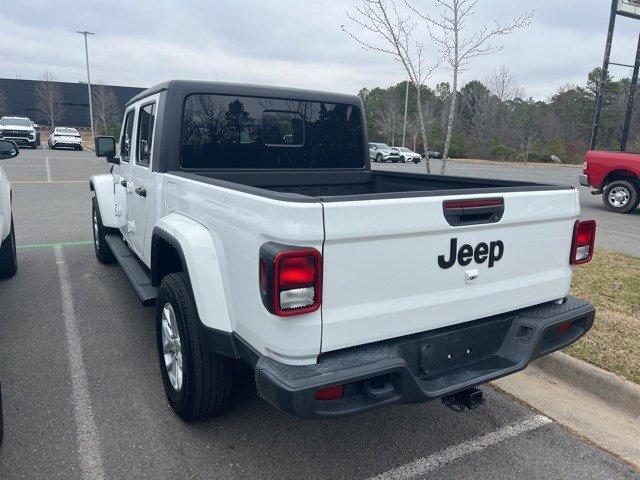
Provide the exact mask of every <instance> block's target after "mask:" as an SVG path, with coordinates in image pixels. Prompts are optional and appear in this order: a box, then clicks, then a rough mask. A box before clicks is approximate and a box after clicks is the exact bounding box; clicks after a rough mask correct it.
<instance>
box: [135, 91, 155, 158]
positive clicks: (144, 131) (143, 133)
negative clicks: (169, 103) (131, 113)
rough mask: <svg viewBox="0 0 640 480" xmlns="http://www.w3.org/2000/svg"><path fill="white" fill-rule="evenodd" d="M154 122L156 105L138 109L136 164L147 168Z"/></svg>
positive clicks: (152, 104) (151, 104)
mask: <svg viewBox="0 0 640 480" xmlns="http://www.w3.org/2000/svg"><path fill="white" fill-rule="evenodd" d="M155 120H156V104H155V103H150V104H149V105H145V106H144V107H141V108H140V113H139V114H138V159H137V161H136V163H137V164H138V165H141V166H143V167H148V166H149V163H150V162H151V147H152V146H153V126H154V125H155V123H156V122H155Z"/></svg>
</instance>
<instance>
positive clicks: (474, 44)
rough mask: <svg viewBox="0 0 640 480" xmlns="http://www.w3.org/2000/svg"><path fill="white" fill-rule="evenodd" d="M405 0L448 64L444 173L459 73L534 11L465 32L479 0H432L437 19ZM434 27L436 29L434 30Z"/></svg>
mask: <svg viewBox="0 0 640 480" xmlns="http://www.w3.org/2000/svg"><path fill="white" fill-rule="evenodd" d="M405 1H407V5H408V6H409V8H411V10H413V11H414V12H415V13H416V14H417V15H419V16H420V17H422V18H423V19H424V20H425V21H426V22H427V28H428V30H429V33H430V35H431V38H432V39H433V41H434V42H435V43H436V45H438V47H439V49H440V51H441V53H442V55H443V57H444V59H445V61H446V63H447V64H448V69H449V70H451V72H452V91H451V101H450V105H449V119H448V121H447V136H446V140H445V145H444V152H443V159H442V167H441V169H440V173H444V172H445V170H446V168H447V160H448V159H449V149H450V147H451V136H452V134H453V123H454V121H455V114H456V107H457V100H458V81H459V78H460V73H462V72H464V71H465V70H466V69H467V68H468V66H469V65H470V64H471V63H472V62H473V60H475V59H476V58H478V57H482V56H485V55H491V54H493V53H496V52H498V51H500V50H501V49H502V46H501V45H495V44H493V41H494V40H495V38H496V37H500V36H504V35H508V34H510V33H511V32H513V31H514V30H516V29H518V28H523V27H526V26H528V25H530V24H531V19H532V17H533V13H534V12H533V11H530V12H527V13H524V14H522V15H521V16H519V17H517V18H515V19H513V20H511V21H509V22H506V23H503V22H501V21H499V20H496V21H495V22H494V24H493V25H492V26H491V27H489V26H486V25H485V26H483V27H482V28H480V29H479V30H477V31H476V32H473V33H471V34H469V35H465V31H466V30H467V28H468V25H467V22H468V20H469V18H470V17H472V16H473V15H474V14H475V13H476V5H477V4H478V2H479V0H434V1H435V3H436V6H438V7H439V8H440V10H441V12H440V15H439V17H437V18H436V17H432V16H431V15H428V14H425V13H422V12H420V11H418V10H417V9H416V8H415V7H413V6H412V5H411V4H410V3H408V0H405ZM434 30H436V31H435V32H434Z"/></svg>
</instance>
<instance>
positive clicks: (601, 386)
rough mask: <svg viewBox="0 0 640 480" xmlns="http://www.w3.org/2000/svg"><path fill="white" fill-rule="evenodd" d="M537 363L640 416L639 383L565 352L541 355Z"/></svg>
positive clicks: (632, 415)
mask: <svg viewBox="0 0 640 480" xmlns="http://www.w3.org/2000/svg"><path fill="white" fill-rule="evenodd" d="M534 364H535V365H536V366H537V367H538V368H540V369H541V370H544V371H546V372H547V373H549V374H551V375H553V376H554V377H557V378H560V379H562V380H564V381H565V382H567V383H572V384H574V385H575V386H576V387H578V388H581V389H583V390H586V391H588V392H589V393H591V394H592V395H594V396H596V397H598V398H600V399H601V400H604V401H605V402H607V403H609V404H610V405H611V406H612V407H614V408H616V409H618V410H621V411H623V412H624V413H626V414H627V415H629V416H631V417H634V418H638V417H640V385H636V384H635V383H633V382H630V381H628V380H624V379H622V378H620V377H618V376H617V375H614V374H613V373H610V372H607V371H606V370H603V369H601V368H599V367H596V366H595V365H591V364H590V363H587V362H584V361H582V360H578V359H577V358H574V357H572V356H570V355H567V354H566V353H562V352H556V353H553V354H551V355H547V356H546V357H542V358H540V359H538V360H536V361H535V362H534Z"/></svg>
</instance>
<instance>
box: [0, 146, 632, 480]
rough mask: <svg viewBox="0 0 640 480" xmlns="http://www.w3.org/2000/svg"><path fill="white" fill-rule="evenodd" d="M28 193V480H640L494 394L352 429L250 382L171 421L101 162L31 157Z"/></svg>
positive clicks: (5, 355) (15, 459)
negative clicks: (115, 243)
mask: <svg viewBox="0 0 640 480" xmlns="http://www.w3.org/2000/svg"><path fill="white" fill-rule="evenodd" d="M2 165H3V167H4V168H5V171H6V172H7V174H8V176H9V177H10V179H11V180H12V181H13V190H14V201H13V204H14V209H15V224H16V230H17V241H18V244H19V245H20V247H19V253H18V256H19V258H18V260H19V271H18V274H17V275H16V276H15V277H14V278H12V279H10V280H6V281H2V282H0V305H1V307H0V379H1V381H2V390H3V397H4V409H5V428H6V432H5V443H4V446H3V448H2V451H1V452H0V478H1V479H3V480H13V479H29V480H37V479H92V480H96V479H97V480H102V479H147V478H148V479H168V478H173V479H183V478H185V479H186V478H189V479H205V478H206V479H215V478H224V479H241V478H252V479H289V478H291V479H300V478H304V479H324V478H340V479H342V478H344V479H364V478H370V477H375V476H379V477H378V478H384V479H390V478H430V479H450V478H469V479H476V478H483V479H505V478H527V479H541V480H549V479H560V478H572V479H603V478H606V479H629V478H635V479H640V475H638V474H637V473H636V472H634V471H633V470H632V469H631V468H630V467H629V466H627V465H626V464H625V463H623V462H622V461H620V460H619V459H617V458H616V457H614V456H613V455H611V454H609V453H607V452H604V451H602V450H600V449H598V448H596V447H594V446H593V445H591V444H589V443H587V442H586V441H584V440H583V439H581V438H580V437H578V436H576V435H573V434H572V433H570V432H568V431H566V430H565V429H563V428H561V427H560V426H558V425H557V424H555V423H554V422H552V421H551V420H549V419H547V418H546V417H544V416H541V415H539V414H538V413H536V412H534V411H532V410H531V409H529V408H528V407H526V406H524V405H521V404H520V403H518V402H516V401H514V400H513V399H511V398H509V397H507V396H505V395H502V394H500V393H497V392H496V391H494V390H492V389H491V388H488V387H485V388H484V391H485V394H486V397H487V404H486V406H484V407H483V408H481V409H480V410H476V411H473V412H467V413H464V414H457V413H454V412H451V411H450V410H448V409H446V408H445V407H444V406H443V405H442V404H441V403H439V402H433V403H430V404H426V405H412V406H395V407H391V408H387V409H383V410H379V411H375V412H370V413H367V414H365V415H361V416H357V417H353V418H348V419H344V420H339V421H306V420H299V419H296V418H293V417H290V416H288V415H286V414H283V413H280V412H279V411H277V410H276V409H274V408H273V407H271V406H270V405H268V404H267V403H265V402H264V401H263V400H261V399H260V398H259V397H258V396H257V394H256V391H255V387H254V386H253V383H252V374H251V372H250V370H249V369H248V368H247V367H242V366H240V367H238V385H237V390H236V392H235V393H234V395H233V398H232V402H231V406H230V408H229V409H228V411H227V412H226V413H225V415H224V416H221V417H219V418H214V419H211V420H209V421H207V422H204V423H201V424H195V425H187V424H184V423H182V422H181V421H179V420H178V419H177V418H176V417H175V416H174V415H173V413H172V411H171V409H170V408H169V406H168V405H167V403H166V401H165V398H164V393H163V388H162V382H161V379H160V375H159V369H158V365H157V357H156V349H155V341H154V326H153V310H152V309H148V308H143V307H142V306H141V305H140V303H139V302H138V300H137V298H136V296H135V294H134V293H133V291H132V289H131V287H130V286H129V285H128V284H127V280H126V279H125V277H124V275H123V274H122V272H121V271H120V270H119V268H118V267H117V266H105V265H101V264H99V263H98V262H97V261H96V259H95V257H94V252H93V246H92V245H91V218H90V200H91V193H90V192H89V189H88V182H87V181H88V178H89V175H90V174H92V173H101V172H106V171H107V170H108V167H107V165H106V164H105V163H104V162H102V161H99V160H97V159H95V158H92V154H91V153H90V152H67V151H50V150H36V151H29V150H24V151H23V152H22V153H21V156H20V157H18V158H17V159H13V160H10V161H4V162H3V164H2Z"/></svg>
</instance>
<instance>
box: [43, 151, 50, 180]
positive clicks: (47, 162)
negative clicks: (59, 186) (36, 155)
mask: <svg viewBox="0 0 640 480" xmlns="http://www.w3.org/2000/svg"><path fill="white" fill-rule="evenodd" d="M44 166H45V169H46V170H47V182H50V181H51V167H50V166H49V157H44Z"/></svg>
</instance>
